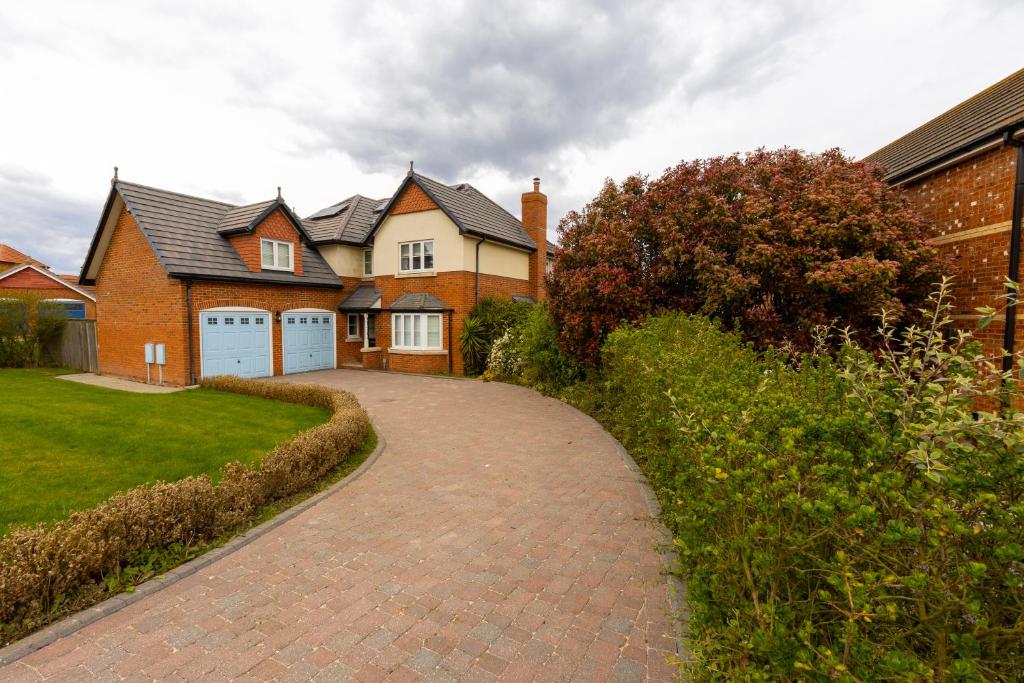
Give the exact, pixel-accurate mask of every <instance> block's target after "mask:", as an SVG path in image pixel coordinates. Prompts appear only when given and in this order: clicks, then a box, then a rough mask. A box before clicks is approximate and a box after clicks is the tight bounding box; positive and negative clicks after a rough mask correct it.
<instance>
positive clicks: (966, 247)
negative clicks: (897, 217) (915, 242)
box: [903, 145, 1024, 356]
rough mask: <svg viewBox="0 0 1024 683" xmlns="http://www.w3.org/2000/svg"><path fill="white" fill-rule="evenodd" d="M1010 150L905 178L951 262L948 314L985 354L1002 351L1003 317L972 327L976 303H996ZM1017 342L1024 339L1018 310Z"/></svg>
mask: <svg viewBox="0 0 1024 683" xmlns="http://www.w3.org/2000/svg"><path fill="white" fill-rule="evenodd" d="M1015 174H1016V150H1015V149H1014V148H1013V147H1010V146H1008V145H1003V146H1001V147H997V148H995V149H993V150H990V151H988V152H985V153H984V154H981V155H979V156H976V157H973V158H971V159H967V160H965V161H963V162H962V163H960V164H957V165H955V166H951V167H949V168H946V169H943V170H941V171H938V172H936V173H933V174H930V175H927V176H924V177H922V178H919V179H915V180H914V181H913V182H910V183H906V184H905V185H903V188H904V190H905V192H906V194H907V196H908V197H909V198H910V200H911V202H912V203H913V204H914V207H915V208H916V209H917V211H918V212H919V213H920V214H921V215H922V216H923V217H924V218H926V219H927V220H928V221H930V222H931V223H932V224H933V225H934V233H933V235H932V239H933V240H934V242H935V243H936V246H937V247H938V249H939V251H940V252H941V253H943V254H946V255H949V256H951V257H952V259H953V262H954V272H953V273H951V275H953V276H954V280H953V296H954V297H955V299H954V302H953V304H954V309H953V315H954V320H955V322H956V325H957V326H958V327H960V328H961V329H964V330H966V331H969V332H971V333H972V334H973V335H974V336H975V338H977V339H978V340H980V341H981V343H982V348H983V352H984V353H985V355H987V356H996V355H998V354H1000V353H1001V352H1002V350H1003V332H1004V329H1005V318H1004V317H1003V316H1001V315H1000V316H998V317H997V318H996V319H995V320H993V322H992V324H990V325H989V326H988V327H986V328H985V329H984V330H979V329H978V326H977V324H978V319H979V317H980V316H979V315H978V313H977V311H976V310H975V309H976V308H977V307H978V306H996V307H1000V306H1001V305H1002V304H1004V303H1005V301H1002V300H1000V299H999V298H998V297H1000V296H1001V295H1003V294H1005V293H1006V287H1005V286H1004V284H1003V283H1004V281H1005V278H1006V276H1007V273H1008V272H1009V263H1010V219H1011V217H1012V212H1013V186H1014V180H1015ZM1016 337H1017V347H1018V350H1019V349H1020V348H1021V344H1022V342H1024V318H1022V316H1021V315H1020V312H1019V311H1018V318H1017V331H1016Z"/></svg>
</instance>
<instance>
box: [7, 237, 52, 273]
mask: <svg viewBox="0 0 1024 683" xmlns="http://www.w3.org/2000/svg"><path fill="white" fill-rule="evenodd" d="M0 263H14V264H17V265H21V264H22V263H31V264H32V265H33V266H36V267H37V268H45V269H46V270H49V269H50V267H49V266H48V265H46V264H45V263H43V262H41V261H36V260H35V259H34V258H32V257H31V256H28V255H26V254H22V253H21V252H20V251H18V250H17V249H15V248H14V247H10V246H7V245H6V244H2V243H0Z"/></svg>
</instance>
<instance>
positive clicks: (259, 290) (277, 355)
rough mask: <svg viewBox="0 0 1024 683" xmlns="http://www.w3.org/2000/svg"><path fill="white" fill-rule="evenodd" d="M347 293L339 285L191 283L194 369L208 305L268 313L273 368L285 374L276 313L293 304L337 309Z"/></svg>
mask: <svg viewBox="0 0 1024 683" xmlns="http://www.w3.org/2000/svg"><path fill="white" fill-rule="evenodd" d="M346 295H347V292H346V293H345V294H343V293H342V290H340V289H326V288H322V287H284V286H280V285H262V284H243V283H235V282H203V281H198V282H194V283H193V284H192V344H193V350H194V353H195V371H196V375H197V377H198V375H199V373H200V349H199V335H200V325H199V320H200V314H201V313H202V312H203V311H204V310H206V309H209V308H221V307H234V306H238V307H246V308H259V309H263V310H267V311H270V313H271V325H270V327H271V341H272V349H273V372H274V374H275V375H282V374H284V360H283V359H284V356H283V354H282V335H281V324H280V323H279V322H277V320H275V318H276V315H274V314H276V313H283V312H284V311H287V310H291V309H295V308H319V309H324V310H327V311H330V312H332V313H337V308H338V304H339V303H341V301H342V299H343V298H344V297H345V296H346ZM343 323H344V321H343V320H341V319H340V316H336V317H335V335H336V340H337V342H338V343H337V345H336V346H335V349H336V350H339V349H340V348H341V346H342V344H344V341H343V340H344V339H345V329H344V324H343Z"/></svg>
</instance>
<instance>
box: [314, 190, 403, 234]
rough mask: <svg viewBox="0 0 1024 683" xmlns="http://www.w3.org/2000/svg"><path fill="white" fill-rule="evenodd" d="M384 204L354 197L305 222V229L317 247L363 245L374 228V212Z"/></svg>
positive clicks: (320, 212) (359, 196)
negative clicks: (340, 243) (329, 244)
mask: <svg viewBox="0 0 1024 683" xmlns="http://www.w3.org/2000/svg"><path fill="white" fill-rule="evenodd" d="M381 201H383V200H380V199H370V198H369V197H364V196H362V195H358V194H357V195H353V196H351V197H349V198H348V199H345V200H343V201H341V202H338V203H337V204H335V205H333V206H330V207H328V208H326V209H321V210H320V211H317V212H316V213H314V214H313V215H312V216H309V217H308V218H305V219H303V221H302V225H303V226H304V227H305V228H306V232H308V233H309V235H310V237H311V238H312V239H313V241H315V242H317V243H324V242H346V243H349V244H363V243H364V242H365V241H366V238H367V237H368V236H369V234H370V230H371V229H372V228H373V222H374V219H375V218H376V216H375V215H374V213H373V212H374V209H375V208H376V207H377V206H378V205H379V204H380V203H381Z"/></svg>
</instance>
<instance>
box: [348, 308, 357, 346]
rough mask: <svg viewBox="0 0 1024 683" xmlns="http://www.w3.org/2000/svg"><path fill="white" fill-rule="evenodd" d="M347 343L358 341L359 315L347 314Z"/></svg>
mask: <svg viewBox="0 0 1024 683" xmlns="http://www.w3.org/2000/svg"><path fill="white" fill-rule="evenodd" d="M347 340H348V341H358V340H359V314H358V313H349V314H348V338H347Z"/></svg>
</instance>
